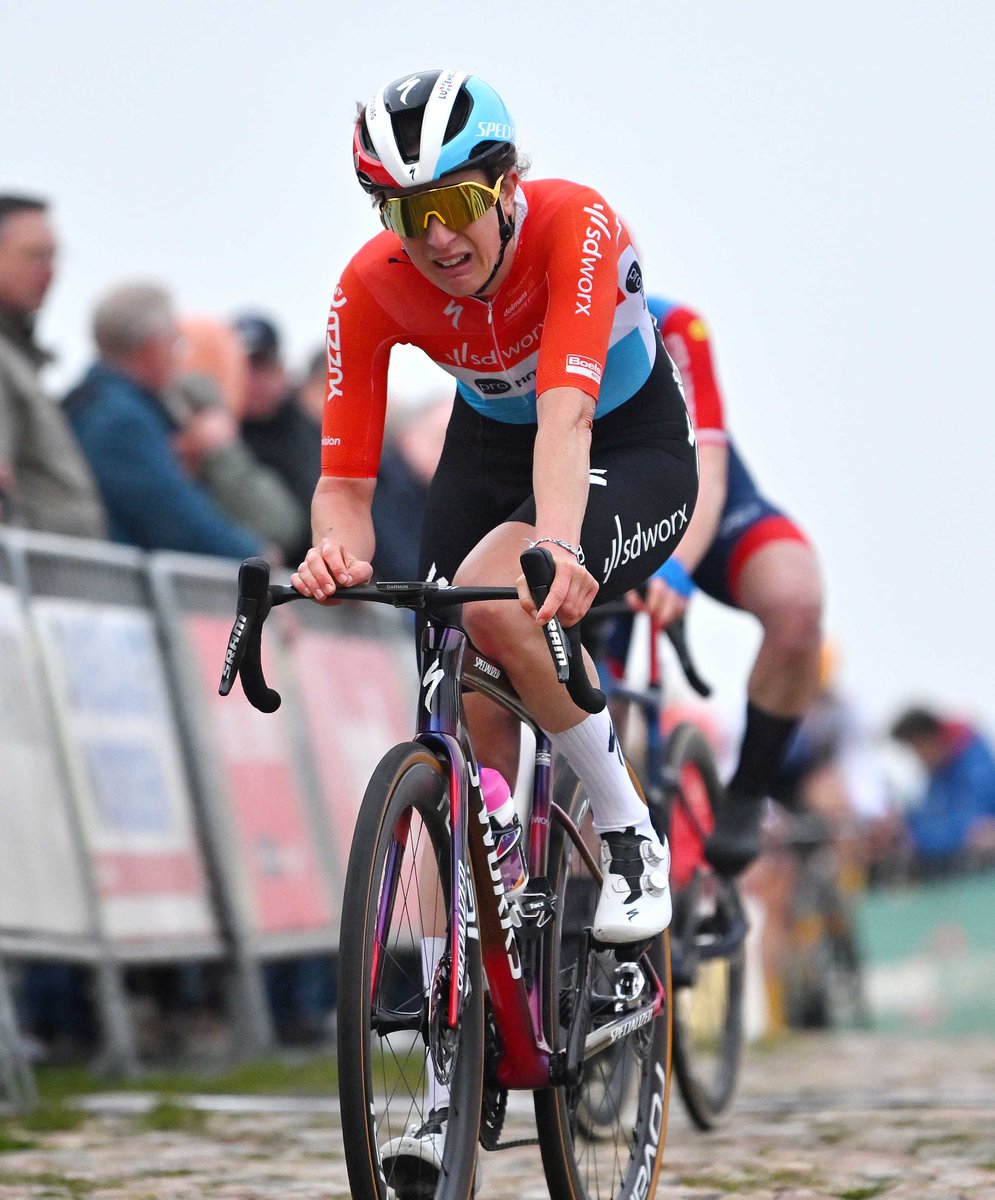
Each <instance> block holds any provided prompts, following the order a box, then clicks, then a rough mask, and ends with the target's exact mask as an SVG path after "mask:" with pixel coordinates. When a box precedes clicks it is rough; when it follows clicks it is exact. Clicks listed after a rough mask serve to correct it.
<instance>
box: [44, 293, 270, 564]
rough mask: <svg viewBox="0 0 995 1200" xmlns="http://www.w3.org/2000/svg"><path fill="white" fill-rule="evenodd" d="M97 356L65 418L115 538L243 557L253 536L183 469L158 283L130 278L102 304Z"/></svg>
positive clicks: (168, 308)
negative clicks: (170, 396) (171, 402)
mask: <svg viewBox="0 0 995 1200" xmlns="http://www.w3.org/2000/svg"><path fill="white" fill-rule="evenodd" d="M93 334H94V340H95V341H96V344H97V351H98V354H99V359H98V361H97V362H96V363H95V364H94V365H93V366H92V367H91V368H90V369H89V371H88V372H87V374H86V375H85V377H84V378H83V380H82V382H81V383H80V384H79V385H78V386H77V387H76V388H75V389H74V390H73V391H72V392H70V394H69V396H68V397H67V398H66V414H67V416H68V418H69V421H70V423H71V424H72V427H73V430H74V431H75V433H76V437H77V438H78V440H79V442H80V444H81V445H82V447H83V451H84V453H85V454H86V457H87V459H88V460H89V463H90V467H91V469H92V471H93V474H94V476H95V477H96V480H97V484H98V486H99V488H100V491H101V494H102V496H103V499H104V504H105V506H106V508H107V513H108V519H109V523H110V534H111V537H112V538H113V539H114V540H115V541H118V542H127V543H129V544H130V545H133V546H139V547H141V548H142V549H145V550H185V551H190V552H193V553H199V554H216V555H222V556H225V557H231V558H245V557H247V556H248V555H252V554H259V553H261V552H262V549H263V548H262V546H261V544H260V541H259V539H258V538H257V536H256V535H254V534H253V533H251V532H250V531H249V530H248V529H245V528H243V527H242V526H241V525H238V524H236V523H235V522H233V521H232V520H231V519H230V518H229V517H227V516H226V515H225V513H224V512H223V511H222V510H221V509H220V508H219V506H218V505H217V504H216V503H215V501H214V500H213V499H212V497H211V496H210V494H209V493H208V491H207V490H206V489H205V488H204V487H203V486H202V485H201V484H200V483H199V482H197V480H195V479H194V478H192V477H191V476H190V475H189V474H188V472H187V471H186V469H185V467H184V464H183V460H182V458H181V456H180V454H179V453H178V449H177V446H176V437H177V434H178V432H179V425H178V422H177V420H176V419H175V418H174V416H173V415H171V412H170V408H169V406H168V401H167V389H168V388H169V386H170V384H171V383H172V382H173V380H174V378H175V375H176V371H177V353H176V350H177V338H178V333H177V320H176V314H175V312H174V310H173V305H172V302H171V300H170V298H169V295H168V294H167V293H166V292H165V291H164V290H163V289H162V288H160V287H155V286H151V285H147V284H127V285H124V286H121V287H117V288H115V289H114V290H113V291H112V292H110V294H109V295H107V296H105V297H104V299H103V300H101V301H100V303H99V304H98V305H97V307H96V310H95V312H94V318H93Z"/></svg>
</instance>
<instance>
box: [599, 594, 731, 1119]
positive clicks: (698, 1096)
mask: <svg viewBox="0 0 995 1200" xmlns="http://www.w3.org/2000/svg"><path fill="white" fill-rule="evenodd" d="M632 615H633V614H632V612H631V610H630V609H629V608H628V607H627V606H626V605H625V604H624V603H619V604H614V605H606V606H604V608H603V609H596V610H594V612H593V613H592V614H591V615H590V617H589V618H588V620H587V622H586V628H585V642H586V643H587V644H588V647H589V649H590V650H591V652H592V654H593V655H594V657H595V659H596V660H597V661H598V662H599V667H600V674H601V678H602V686H603V687H604V688H605V690H606V692H607V693H608V698H609V703H610V705H611V711H612V719H613V721H614V723H615V727H616V729H617V730H618V731H619V737H620V739H621V740H622V742H623V744H624V745H625V747H626V753H627V755H628V756H629V758H630V760H631V762H632V763H633V765H634V766H635V769H636V771H637V774H638V776H639V780H640V783H641V785H642V788H643V792H644V794H645V795H646V798H647V800H648V802H649V806H650V813H651V816H652V819H653V823H654V825H655V826H656V829H657V832H658V833H659V834H666V836H667V838H668V840H669V842H670V852H671V866H670V886H671V894H672V896H673V902H674V919H673V923H672V924H671V928H670V941H671V953H672V959H673V965H672V976H673V986H674V1006H673V1008H674V1012H673V1024H674V1035H673V1050H674V1073H675V1075H676V1076H677V1082H678V1088H679V1090H680V1093H681V1098H682V1100H683V1101H684V1105H685V1107H686V1109H687V1111H688V1114H689V1116H690V1117H691V1119H692V1121H693V1122H694V1123H695V1125H697V1126H698V1127H699V1128H700V1129H712V1128H714V1127H715V1126H716V1125H718V1124H719V1123H720V1122H721V1120H722V1119H723V1118H724V1117H725V1116H726V1115H727V1114H728V1112H729V1110H730V1108H731V1105H732V1101H733V1098H734V1096H735V1091H736V1082H737V1079H738V1076H739V1068H740V1063H741V1059H742V1052H743V1000H744V989H745V940H746V934H747V932H748V924H747V920H746V916H745V912H744V908H743V904H742V901H741V898H740V894H739V890H738V888H737V886H736V883H735V881H734V880H732V879H728V878H726V877H724V876H722V875H720V874H718V873H717V872H716V871H715V870H714V869H713V868H712V866H711V865H710V863H709V862H708V860H707V859H706V857H705V849H704V848H705V841H706V839H707V838H708V835H709V834H710V833H711V831H712V828H713V826H714V813H715V812H716V810H717V808H718V805H719V804H720V803H721V799H722V794H723V789H722V784H721V782H720V778H719V771H718V766H717V763H716V759H715V752H714V750H713V748H712V745H711V743H710V742H709V740H708V738H707V737H706V735H705V733H704V732H703V730H702V729H701V728H700V727H699V726H698V725H697V724H695V723H694V722H693V721H687V720H685V721H681V722H679V723H678V724H676V725H675V726H674V727H673V728H672V729H670V730H669V732H666V733H665V732H664V723H663V720H662V718H663V716H664V708H665V705H664V688H663V672H662V664H661V655H660V639H659V634H660V631H659V630H658V629H656V628H651V629H650V633H649V636H648V638H647V639H646V643H645V644H646V663H645V667H646V681H645V683H641V684H636V685H633V684H631V683H628V682H626V680H625V678H624V677H623V678H621V679H619V678H617V677H616V675H615V673H614V671H612V670H610V669H608V668H607V666H606V664H605V655H604V652H603V649H602V648H603V646H604V644H605V641H606V634H607V627H606V625H605V622H606V621H608V620H612V619H615V618H622V619H623V620H629V621H631V619H632ZM664 632H665V633H666V635H667V637H668V639H669V640H670V642H671V645H672V646H673V648H674V652H675V655H676V658H677V661H678V663H679V664H680V666H681V669H682V670H683V672H684V675H685V677H686V678H687V680H688V682H689V684H690V685H691V687H692V688H693V689H694V690H695V691H696V692H697V693H698V694H699V695H701V696H708V695H709V694H710V691H711V689H710V688H709V686H708V684H707V683H706V682H705V681H704V680H703V679H702V677H701V675H700V674H699V673H698V671H697V669H696V667H695V664H694V662H693V660H692V658H691V655H690V652H689V649H688V644H687V638H686V635H685V630H684V624H683V622H682V621H677V622H673V623H672V624H670V625H668V626H667V628H666V630H665V631H664ZM631 657H638V654H637V655H635V656H630V658H631ZM631 673H634V672H630V674H631Z"/></svg>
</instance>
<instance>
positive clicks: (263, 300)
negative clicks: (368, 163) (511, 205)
mask: <svg viewBox="0 0 995 1200" xmlns="http://www.w3.org/2000/svg"><path fill="white" fill-rule="evenodd" d="M0 59H2V62H3V69H2V72H0V190H3V189H6V188H23V189H30V190H32V191H39V192H42V193H44V194H46V195H48V196H49V197H51V198H52V200H53V201H54V204H55V206H56V207H55V215H56V219H57V222H58V226H59V228H60V231H61V234H62V237H63V241H64V255H63V258H62V262H61V267H60V274H59V279H58V283H57V285H56V287H55V288H54V290H53V293H52V296H51V299H50V303H49V305H48V307H47V309H46V311H45V313H44V319H43V322H42V332H43V335H44V337H45V339H46V340H47V341H48V343H49V344H51V345H53V346H54V347H56V348H57V349H58V350H59V351H60V353H61V363H60V365H59V367H58V368H57V369H56V371H55V372H54V373H53V376H52V381H53V384H54V385H57V386H62V385H64V384H67V383H68V382H70V381H71V380H72V378H73V377H74V376H75V375H76V374H78V372H79V371H80V370H81V368H82V366H83V365H84V363H85V360H86V358H87V355H88V353H89V348H88V344H87V319H88V314H89V311H90V308H91V306H92V302H93V300H94V299H95V297H97V296H98V295H99V294H100V293H101V292H102V291H103V290H104V289H105V288H107V287H108V286H109V285H111V284H113V283H115V282H117V281H119V280H122V279H124V278H135V277H143V278H153V279H159V280H162V281H164V282H166V283H167V284H169V285H170V286H171V287H172V288H173V289H174V291H175V293H176V296H177V299H178V302H179V304H180V306H181V307H182V309H183V310H184V311H188V312H210V313H215V314H219V315H227V314H230V313H232V312H234V311H236V310H239V309H242V308H245V307H252V308H256V309H262V310H265V311H268V312H270V313H271V314H273V316H274V317H275V318H276V319H277V320H278V322H279V324H280V325H281V327H282V328H283V331H284V334H285V338H286V342H287V345H288V351H289V354H290V356H291V358H292V360H294V361H296V362H303V359H304V357H305V356H306V355H307V353H308V352H309V351H310V350H312V349H313V348H314V347H316V346H317V345H318V344H319V343H320V341H321V337H322V331H323V326H324V318H325V311H326V307H327V303H328V300H329V298H330V296H331V293H332V289H333V286H334V283H335V280H336V277H337V275H338V273H339V271H340V269H341V268H342V266H343V264H344V263H345V261H346V260H347V258H348V257H349V255H350V254H351V253H352V252H353V251H354V250H355V249H357V248H358V246H359V245H360V244H361V242H362V241H363V240H365V239H366V238H367V237H369V236H371V235H372V234H373V233H374V232H375V231H376V229H377V228H378V226H377V223H376V221H375V218H374V215H373V213H372V212H371V210H370V208H369V204H368V202H367V200H366V198H365V197H364V196H363V194H362V193H361V192H360V190H359V189H358V187H357V186H356V185H355V182H354V179H353V177H352V174H351V157H350V136H351V123H352V116H353V110H354V104H355V101H357V100H360V99H364V100H365V99H366V98H367V97H368V96H369V94H370V93H371V92H373V91H374V90H376V89H377V88H378V87H379V86H380V85H381V84H383V83H385V82H387V81H389V80H390V79H393V78H395V77H396V76H398V75H400V74H402V73H405V72H408V71H411V70H419V69H426V68H428V67H432V66H458V67H461V68H464V69H467V70H470V71H473V72H476V73H477V74H480V75H482V76H484V78H486V79H487V80H488V81H489V82H490V83H492V84H493V85H494V86H495V87H496V88H497V89H498V90H499V91H500V92H502V94H503V95H504V96H505V98H506V100H507V103H508V105H509V107H510V109H511V110H512V112H513V114H514V115H515V116H516V119H517V122H518V126H519V133H520V141H521V144H522V146H523V148H524V150H525V151H527V152H528V153H529V154H530V155H531V157H532V160H533V168H532V174H533V176H535V177H540V176H545V175H561V176H567V177H572V178H576V179H581V180H583V181H585V182H588V183H591V184H593V185H595V186H597V187H599V188H600V189H601V190H602V191H603V192H604V193H605V195H606V196H607V198H608V199H609V201H610V202H611V203H613V204H614V205H615V206H616V207H617V208H618V209H619V210H620V211H621V212H622V214H623V216H624V217H625V218H626V220H627V221H628V223H629V224H630V226H631V227H632V230H633V232H634V235H635V238H636V240H637V243H638V245H639V247H640V251H641V257H642V264H643V268H644V275H645V278H646V282H647V286H648V288H649V289H650V290H652V291H657V292H663V293H665V294H668V295H671V296H674V297H678V298H681V299H683V300H685V301H687V302H689V303H691V304H693V305H695V306H696V307H698V308H700V309H701V310H702V311H703V313H704V314H705V316H706V318H707V320H708V322H709V324H710V326H711V329H712V333H713V336H714V339H715V346H716V350H717V356H718V366H719V372H720V377H721V380H722V382H723V384H724V390H725V394H726V404H727V410H728V417H729V421H730V424H731V426H732V428H733V430H734V432H735V435H736V437H737V439H738V441H739V443H740V445H741V447H742V449H743V451H744V453H745V456H746V458H747V460H748V461H749V462H750V463H751V465H752V466H753V468H754V471H755V473H756V474H757V475H758V476H759V479H760V481H761V482H762V484H763V486H764V488H765V490H766V491H767V492H768V493H769V494H770V495H771V497H772V498H774V499H776V500H777V501H779V502H780V503H781V504H783V505H784V506H786V507H787V508H788V509H789V510H790V511H791V512H792V513H793V514H795V515H796V516H797V517H798V518H799V519H800V520H801V521H802V523H803V524H804V525H805V526H806V527H807V529H808V530H809V531H810V533H811V535H812V537H813V538H814V540H815V541H816V542H817V544H818V546H819V548H820V551H821V555H822V559H823V562H824V566H825V573H826V577H827V583H828V591H829V598H830V599H829V619H828V626H829V629H830V631H831V632H832V634H833V635H834V637H835V638H836V640H837V641H838V643H839V645H840V647H841V651H842V661H843V675H844V680H845V682H846V684H847V685H848V687H849V688H850V689H851V691H852V692H853V693H854V694H855V695H857V696H858V697H859V698H860V699H861V700H862V701H863V703H864V705H865V707H866V708H867V710H868V712H869V714H870V715H871V716H872V717H873V718H875V719H876V720H885V719H887V718H888V717H889V716H890V715H891V714H892V712H893V711H894V709H895V707H896V706H898V705H900V704H902V703H903V702H905V701H906V700H908V699H911V698H930V699H935V700H937V701H939V702H941V703H944V704H949V705H952V706H954V707H956V708H958V709H960V710H962V711H964V712H966V713H968V714H972V715H974V716H977V717H980V718H981V719H982V720H983V721H984V722H985V723H986V724H987V725H988V726H989V727H990V728H993V729H995V650H993V634H992V622H991V612H992V605H993V593H995V568H993V565H992V562H993V551H995V547H993V541H995V539H993V536H992V523H993V516H995V487H993V483H992V476H993V458H995V402H993V401H995V397H993V385H992V381H991V371H990V356H991V345H992V331H993V329H995V282H993V281H995V234H993V228H992V222H993V218H992V214H993V212H995V187H993V175H995V153H993V148H995V4H992V3H991V0H943V3H939V2H937V0H860V2H857V0H837V2H836V3H834V4H831V5H813V4H799V3H798V2H797V0H756V2H754V3H750V4H747V3H743V2H742V0H709V2H708V3H699V4H694V5H687V4H682V5H677V4H671V3H667V2H665V0H661V2H656V3H620V4H609V3H605V2H604V0H600V2H597V3H595V2H592V0H571V2H570V3H565V2H559V0H538V2H537V0H531V2H529V3H522V2H521V0H505V2H504V3H503V4H500V5H493V4H480V3H474V4H456V3H451V4H443V3H437V2H433V0H421V2H420V3H417V4H412V3H410V0H406V2H405V3H400V2H399V0H378V2H377V3H375V4H339V3H332V2H330V0H324V2H319V0H283V2H281V3H266V2H264V0H139V2H137V3H136V2H134V0H86V2H84V3H79V2H76V0H30V2H28V0H0ZM418 378H419V380H420V379H421V376H420V375H419V376H418ZM698 608H699V614H698V616H697V617H696V618H695V622H696V626H697V628H696V629H695V630H694V634H695V637H696V640H697V641H698V644H699V654H700V657H701V659H702V661H703V664H704V665H705V668H706V670H709V671H710V672H711V673H712V674H713V675H716V676H718V677H720V678H721V677H725V676H729V675H735V673H736V672H737V671H739V670H740V669H743V668H745V666H746V664H747V662H748V659H749V654H750V652H751V651H752V648H753V636H754V635H753V630H752V628H751V627H750V626H749V625H748V624H747V623H745V622H743V621H740V622H736V621H731V622H730V619H729V618H727V617H725V616H720V615H716V614H715V613H713V612H712V611H710V610H709V607H708V604H707V602H700V603H698Z"/></svg>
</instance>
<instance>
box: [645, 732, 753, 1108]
mask: <svg viewBox="0 0 995 1200" xmlns="http://www.w3.org/2000/svg"><path fill="white" fill-rule="evenodd" d="M664 774H665V778H667V779H668V780H674V781H676V783H677V786H679V787H680V788H681V790H682V792H683V793H684V795H685V797H686V802H687V803H688V804H689V805H691V807H692V810H697V812H696V815H697V816H698V819H699V820H702V819H704V821H705V823H706V828H708V827H709V826H710V820H709V818H710V813H706V812H703V811H702V810H703V808H704V806H706V805H707V807H708V809H710V810H711V812H712V813H713V812H714V811H715V809H716V807H717V805H718V803H719V800H720V797H721V795H722V785H721V783H720V781H719V774H718V768H717V766H716V763H715V755H714V752H713V750H712V747H711V746H710V744H709V742H708V740H707V738H706V737H705V735H704V734H703V733H702V731H701V730H700V729H699V728H698V727H697V726H696V725H694V724H692V723H691V722H683V723H681V724H680V725H677V726H676V727H675V728H674V730H673V732H672V733H671V734H670V736H669V737H668V739H667V745H666V749H665V752H664ZM668 811H669V817H670V820H669V821H668V835H669V836H670V838H671V852H672V853H673V854H674V855H675V860H676V858H677V856H679V855H680V854H681V852H682V849H684V848H683V847H680V846H677V845H675V844H674V843H675V842H676V841H677V840H678V839H679V838H680V837H682V836H685V837H689V836H694V835H690V834H688V833H687V832H686V830H685V831H684V832H683V833H682V832H681V831H679V830H677V829H675V828H672V827H673V825H674V816H675V808H674V798H673V797H671V803H670V804H669V805H668ZM696 849H700V846H699V847H697V848H696ZM701 861H702V863H703V864H704V860H703V859H702V860H701ZM678 875H681V876H683V871H682V872H675V874H674V875H673V876H672V884H674V885H676V886H675V891H674V911H675V920H674V927H673V928H674V929H675V930H677V929H680V930H681V931H682V933H685V934H690V938H691V939H693V941H694V943H695V949H696V951H698V952H703V953H705V954H706V955H707V949H708V944H709V941H711V942H712V944H713V945H714V944H715V941H714V939H715V931H714V928H713V926H714V922H715V913H714V912H713V911H712V910H711V908H710V907H705V906H704V905H703V904H702V903H701V902H700V901H699V902H698V903H697V904H696V911H694V912H688V911H687V907H686V906H688V905H690V904H694V903H695V897H696V893H695V892H694V891H693V890H692V885H691V883H690V882H687V884H686V885H685V881H684V878H683V877H682V878H678V877H677V876H678ZM700 877H701V879H704V880H707V881H708V887H709V888H710V889H711V899H712V900H714V901H715V908H716V911H721V906H722V896H723V893H724V892H725V891H726V890H727V889H733V888H735V886H736V885H735V883H733V882H732V881H730V880H725V879H722V878H721V877H719V876H717V875H715V873H714V872H712V870H711V868H709V867H707V864H706V865H703V866H702V868H700ZM736 910H737V911H739V905H738V902H737V904H736ZM674 954H675V958H677V959H679V958H680V954H681V948H680V946H679V945H678V944H677V943H676V941H675V945H674ZM675 973H676V974H677V975H678V976H679V975H680V971H679V970H677V971H676V972H675ZM745 982H746V980H745V948H744V945H743V942H742V940H740V941H739V943H738V946H737V948H736V949H735V950H734V951H732V952H731V953H730V954H728V955H723V956H721V957H716V958H707V957H705V958H704V959H703V960H702V961H701V962H700V965H699V967H698V969H697V971H696V972H695V979H694V982H693V983H692V984H689V985H686V986H680V985H679V986H677V987H675V990H674V1074H675V1075H676V1076H677V1086H678V1090H679V1091H680V1093H681V1099H682V1100H683V1102H684V1106H685V1108H686V1109H687V1112H688V1115H689V1116H690V1118H691V1120H692V1121H693V1122H694V1124H695V1125H696V1126H697V1127H698V1128H699V1129H706V1130H707V1129H714V1128H715V1127H716V1126H717V1125H719V1124H720V1123H721V1121H722V1120H723V1118H724V1117H725V1116H726V1115H727V1113H728V1111H729V1109H730V1107H731V1104H732V1100H733V1096H734V1095H735V1092H736V1084H737V1082H738V1079H739V1068H740V1062H741V1059H742V1052H743V1001H744V990H745Z"/></svg>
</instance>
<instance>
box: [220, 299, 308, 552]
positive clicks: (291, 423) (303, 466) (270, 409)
mask: <svg viewBox="0 0 995 1200" xmlns="http://www.w3.org/2000/svg"><path fill="white" fill-rule="evenodd" d="M234 327H235V330H236V332H237V333H238V335H239V337H240V338H241V340H242V345H243V346H244V347H245V352H246V354H247V355H248V357H249V372H248V378H247V381H246V386H245V392H244V395H243V401H242V437H243V438H244V439H245V442H246V443H247V445H248V446H249V448H250V449H251V450H252V452H253V454H255V456H256V458H257V459H258V460H259V461H260V462H261V463H265V464H266V466H268V467H272V468H273V470H274V471H276V472H278V473H279V475H280V477H281V478H282V479H283V481H284V482H285V483H286V484H287V486H288V487H289V488H290V490H291V492H292V493H293V494H294V496H296V497H297V500H298V502H299V503H300V504H301V505H302V507H303V509H304V511H305V512H306V513H307V514H308V517H309V527H308V530H307V532H306V534H305V535H304V536H302V538H301V541H300V543H299V544H298V545H297V546H296V547H295V548H294V553H293V554H292V555H290V557H289V559H288V562H289V563H290V564H291V565H296V564H297V563H298V562H300V561H301V559H303V557H304V555H305V554H306V553H307V551H308V550H309V549H310V547H311V535H310V513H311V497H312V496H313V495H314V488H315V484H316V483H317V482H318V477H319V475H320V474H321V422H320V421H319V420H315V418H314V417H312V416H311V415H310V414H309V413H307V412H305V411H304V408H303V407H302V406H301V404H300V402H299V399H298V396H297V395H296V394H295V392H294V390H293V388H292V386H291V381H290V376H289V375H288V373H287V369H286V367H285V366H284V363H283V359H282V357H281V352H280V338H279V335H278V333H277V331H276V326H275V325H274V324H273V323H272V321H270V320H268V319H267V318H266V317H262V316H258V315H255V314H246V315H244V316H241V317H238V318H237V319H236V321H235V322H234Z"/></svg>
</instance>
